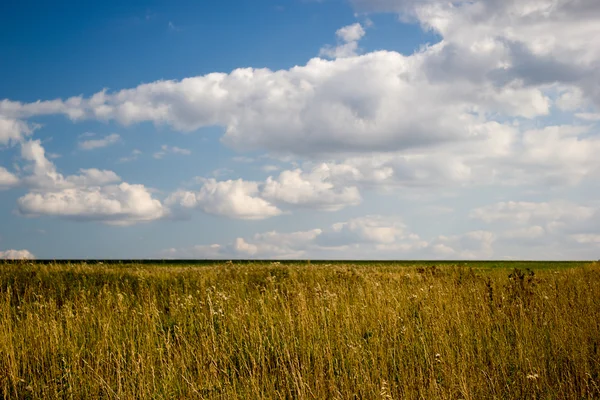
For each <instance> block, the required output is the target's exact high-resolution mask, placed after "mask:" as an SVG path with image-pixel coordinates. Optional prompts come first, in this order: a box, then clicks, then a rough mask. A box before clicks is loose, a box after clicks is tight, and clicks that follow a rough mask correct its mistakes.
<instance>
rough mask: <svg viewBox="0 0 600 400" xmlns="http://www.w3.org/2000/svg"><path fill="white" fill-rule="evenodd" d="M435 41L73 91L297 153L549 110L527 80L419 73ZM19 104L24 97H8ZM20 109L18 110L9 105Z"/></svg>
mask: <svg viewBox="0 0 600 400" xmlns="http://www.w3.org/2000/svg"><path fill="white" fill-rule="evenodd" d="M439 51H440V50H439V46H438V47H436V48H433V47H432V48H428V49H427V50H425V52H423V53H418V54H415V55H414V56H403V55H401V54H399V53H396V52H387V51H379V52H374V53H369V54H365V55H363V56H358V57H348V58H340V59H336V60H332V61H326V60H322V59H313V60H310V61H309V62H308V64H307V65H305V66H301V67H294V68H292V69H290V70H281V71H275V72H273V71H270V70H267V69H237V70H235V71H233V72H231V73H230V74H209V75H205V76H200V77H195V78H188V79H184V80H182V81H160V82H154V83H150V84H145V85H141V86H138V87H137V88H134V89H129V90H123V91H120V92H116V93H108V92H101V93H98V94H96V95H94V96H92V97H91V98H88V99H81V105H80V107H81V112H82V113H83V116H84V117H87V118H99V119H116V120H117V121H119V122H121V123H122V124H126V125H127V124H132V123H138V122H144V121H151V122H154V123H156V124H169V125H171V126H173V127H174V128H175V129H179V130H182V131H190V130H195V129H198V128H200V127H204V126H214V125H222V126H225V128H226V129H225V134H224V136H223V137H222V141H223V143H225V144H227V145H229V146H230V147H232V148H234V149H238V150H252V149H263V150H268V151H274V152H280V153H292V154H297V155H310V156H311V157H314V156H316V155H318V154H325V153H340V152H342V153H343V152H356V153H365V152H373V151H380V152H389V151H398V150H406V149H415V148H423V147H435V146H439V145H441V144H444V143H450V142H465V141H466V142H469V141H476V140H478V139H479V138H480V136H481V135H482V134H485V132H487V131H488V130H489V129H490V128H489V125H490V122H488V121H486V120H485V118H481V115H484V114H486V113H501V114H503V115H504V116H524V117H535V116H537V115H544V114H547V113H548V112H549V101H548V99H547V98H546V97H545V96H544V94H543V93H542V92H541V91H540V90H539V89H536V88H525V87H523V85H520V84H519V83H511V84H510V85H506V86H504V87H501V88H496V87H495V86H494V84H493V83H491V82H488V83H487V84H485V83H484V84H481V83H480V82H459V83H457V82H454V81H450V82H436V81H431V80H430V79H429V77H428V76H427V74H426V68H424V64H425V63H427V62H428V61H429V59H430V57H432V56H433V55H435V54H436V52H439ZM15 108H16V109H22V110H27V109H28V105H18V106H15ZM19 115H20V114H19Z"/></svg>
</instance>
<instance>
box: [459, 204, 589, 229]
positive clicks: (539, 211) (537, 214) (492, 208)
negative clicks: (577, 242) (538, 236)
mask: <svg viewBox="0 0 600 400" xmlns="http://www.w3.org/2000/svg"><path fill="white" fill-rule="evenodd" d="M595 212H596V209H595V208H593V207H586V206H580V205H577V204H575V203H571V202H566V201H552V202H540V203H537V202H527V201H507V202H500V203H496V204H491V205H488V206H485V207H479V208H477V209H475V210H473V211H472V212H471V214H470V216H471V218H475V219H479V220H482V221H484V222H486V223H494V222H509V223H512V224H517V225H530V226H531V225H540V224H545V225H549V226H552V225H556V224H559V223H565V222H569V221H571V222H573V221H577V220H586V219H588V218H590V217H592V216H593V215H594V213H595Z"/></svg>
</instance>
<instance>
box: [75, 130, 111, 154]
mask: <svg viewBox="0 0 600 400" xmlns="http://www.w3.org/2000/svg"><path fill="white" fill-rule="evenodd" d="M120 140H121V136H119V135H117V134H116V133H112V134H110V135H108V136H105V137H103V138H102V139H89V140H83V141H81V142H79V143H78V144H77V146H78V147H79V148H80V149H81V150H94V149H100V148H103V147H108V146H110V145H113V144H115V143H118V142H119V141H120Z"/></svg>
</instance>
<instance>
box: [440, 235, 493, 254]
mask: <svg viewBox="0 0 600 400" xmlns="http://www.w3.org/2000/svg"><path fill="white" fill-rule="evenodd" d="M495 240H496V235H495V234H494V233H493V232H489V231H472V232H467V233H465V234H462V235H452V236H439V237H437V238H436V239H435V240H434V241H433V242H432V243H431V248H432V250H433V253H434V254H436V255H437V256H439V257H440V258H449V259H455V258H459V259H484V258H491V257H492V256H493V255H494V249H493V246H492V245H493V244H494V241H495Z"/></svg>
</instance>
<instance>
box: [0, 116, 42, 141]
mask: <svg viewBox="0 0 600 400" xmlns="http://www.w3.org/2000/svg"><path fill="white" fill-rule="evenodd" d="M35 127H36V126H33V127H32V126H30V125H28V124H27V123H26V122H23V121H20V120H18V119H12V118H7V117H4V116H3V115H2V114H1V113H0V146H6V145H11V144H14V143H18V142H20V141H21V140H23V138H24V137H25V136H28V135H31V134H32V133H33V131H34V129H35Z"/></svg>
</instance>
